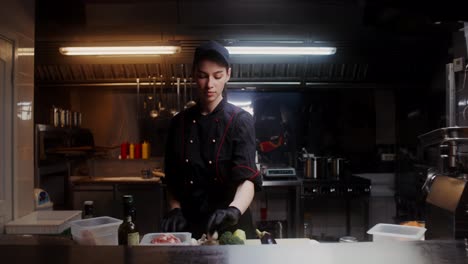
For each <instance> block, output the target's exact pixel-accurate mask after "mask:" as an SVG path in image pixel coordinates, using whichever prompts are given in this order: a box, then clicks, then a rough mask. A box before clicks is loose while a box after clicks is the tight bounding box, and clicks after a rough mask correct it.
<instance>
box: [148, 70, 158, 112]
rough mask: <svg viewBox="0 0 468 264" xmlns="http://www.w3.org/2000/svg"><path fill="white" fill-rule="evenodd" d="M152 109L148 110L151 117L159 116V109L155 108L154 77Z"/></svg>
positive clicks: (154, 78)
mask: <svg viewBox="0 0 468 264" xmlns="http://www.w3.org/2000/svg"><path fill="white" fill-rule="evenodd" d="M152 79H153V109H152V110H151V111H150V116H151V118H156V117H158V116H159V111H158V109H156V77H153V78H152Z"/></svg>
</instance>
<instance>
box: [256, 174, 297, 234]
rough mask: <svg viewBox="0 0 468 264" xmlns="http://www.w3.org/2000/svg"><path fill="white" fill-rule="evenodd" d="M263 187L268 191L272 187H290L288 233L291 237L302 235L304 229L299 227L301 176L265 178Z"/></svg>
mask: <svg viewBox="0 0 468 264" xmlns="http://www.w3.org/2000/svg"><path fill="white" fill-rule="evenodd" d="M262 186H263V189H264V190H265V191H268V189H270V188H283V189H285V188H286V189H288V193H289V199H288V234H292V235H289V237H301V236H302V235H301V234H302V229H301V228H299V227H300V226H301V222H302V215H301V214H302V210H301V201H300V199H301V186H302V180H301V179H300V178H296V179H289V180H265V179H263V185H262Z"/></svg>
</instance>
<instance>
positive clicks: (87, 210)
mask: <svg viewBox="0 0 468 264" xmlns="http://www.w3.org/2000/svg"><path fill="white" fill-rule="evenodd" d="M93 217H94V202H93V201H85V202H84V204H83V219H88V218H93Z"/></svg>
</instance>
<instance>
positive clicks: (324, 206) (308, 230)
mask: <svg viewBox="0 0 468 264" xmlns="http://www.w3.org/2000/svg"><path fill="white" fill-rule="evenodd" d="M370 192H371V181H370V180H368V179H364V178H361V177H357V176H352V175H349V176H347V177H342V178H341V179H331V178H329V179H307V178H304V179H303V180H302V186H301V198H300V202H301V205H300V208H301V210H302V212H301V215H302V216H303V217H302V220H303V222H302V225H301V227H302V230H303V231H302V233H303V235H304V236H305V237H309V238H312V239H317V240H321V241H338V239H339V237H342V236H354V237H356V238H358V240H360V241H362V240H366V239H367V234H366V231H367V230H368V228H369V197H370Z"/></svg>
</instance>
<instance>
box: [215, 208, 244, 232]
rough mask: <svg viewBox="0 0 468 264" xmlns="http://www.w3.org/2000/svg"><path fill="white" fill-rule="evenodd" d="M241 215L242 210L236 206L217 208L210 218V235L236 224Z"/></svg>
mask: <svg viewBox="0 0 468 264" xmlns="http://www.w3.org/2000/svg"><path fill="white" fill-rule="evenodd" d="M241 215H242V213H241V211H240V210H239V209H237V208H236V207H234V206H229V207H228V208H227V209H219V210H216V211H215V212H214V213H213V214H212V215H211V217H210V219H209V220H208V235H209V236H211V235H213V233H214V232H215V231H222V230H224V229H226V228H228V227H230V226H233V225H236V224H237V223H238V222H239V218H240V217H241Z"/></svg>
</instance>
